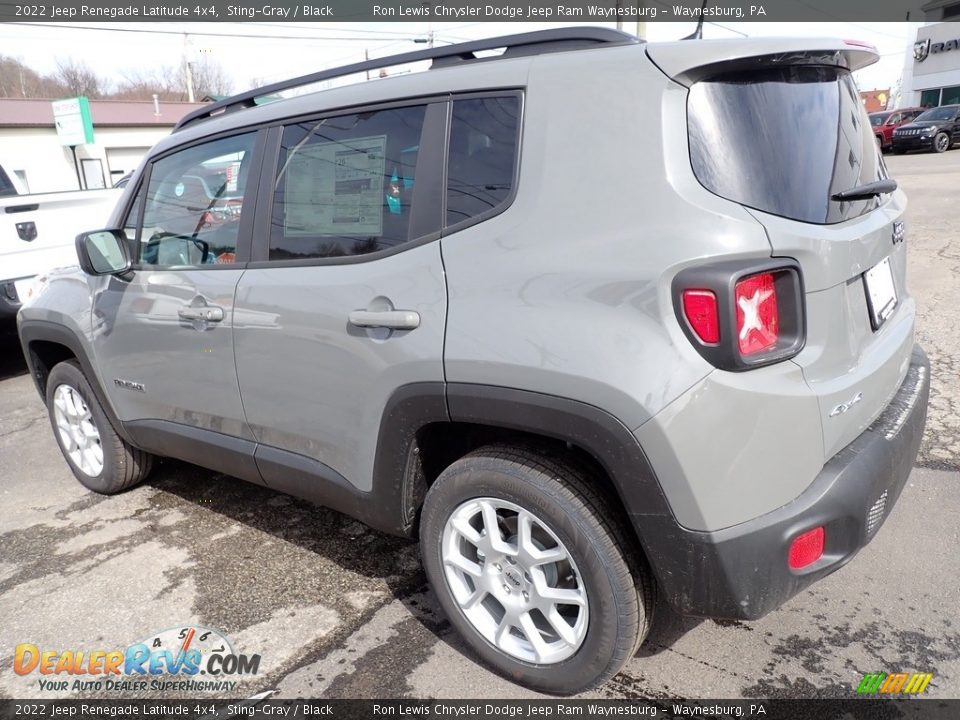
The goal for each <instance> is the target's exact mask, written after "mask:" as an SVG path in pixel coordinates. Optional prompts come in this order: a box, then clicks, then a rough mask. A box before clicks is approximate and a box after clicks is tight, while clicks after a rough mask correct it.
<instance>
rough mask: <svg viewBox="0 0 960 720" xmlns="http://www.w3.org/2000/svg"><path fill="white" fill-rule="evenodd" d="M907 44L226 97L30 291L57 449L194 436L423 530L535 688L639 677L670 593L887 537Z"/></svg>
mask: <svg viewBox="0 0 960 720" xmlns="http://www.w3.org/2000/svg"><path fill="white" fill-rule="evenodd" d="M491 48H505V51H504V52H503V53H502V54H500V55H498V56H494V57H490V56H488V55H486V54H484V53H482V51H485V50H489V49H491ZM477 53H481V55H480V56H478V55H477ZM876 59H877V55H876V53H875V51H873V50H872V49H870V48H866V47H864V46H861V45H858V44H852V43H848V42H843V41H836V40H798V39H783V40H770V39H737V40H730V41H689V42H678V43H667V44H662V45H645V44H643V43H639V42H637V41H636V39H635V38H632V37H630V36H627V35H624V34H621V33H618V32H616V31H612V30H604V29H597V28H587V29H558V30H550V31H546V32H543V33H528V34H523V35H516V36H511V37H505V38H499V39H496V40H488V41H479V42H474V43H468V44H464V45H458V46H452V47H444V48H436V49H428V50H425V51H421V52H415V53H408V54H405V55H401V56H395V57H392V58H389V59H388V60H378V61H371V62H367V63H361V64H357V65H353V66H350V67H346V68H340V69H337V70H331V71H325V72H321V73H316V74H313V75H309V76H305V77H303V78H298V79H296V80H292V81H290V82H284V83H278V84H276V85H273V86H269V87H265V88H261V89H260V90H258V91H254V92H250V93H246V94H243V95H239V96H236V97H233V98H229V99H227V100H224V101H222V102H219V103H215V104H213V105H210V106H208V107H206V108H204V109H202V111H199V112H196V113H194V114H193V115H190V116H188V117H186V118H185V119H184V120H183V121H182V122H181V123H180V125H179V126H178V127H177V129H176V131H175V132H174V133H173V134H172V135H171V136H170V137H168V138H166V139H165V140H163V141H162V142H160V143H159V144H158V145H157V146H156V147H155V148H154V149H153V150H152V151H151V152H150V154H149V156H148V158H147V159H146V161H145V162H144V163H143V165H142V167H141V168H140V169H139V170H138V171H137V173H136V174H135V176H134V178H133V180H132V181H131V183H130V185H129V186H128V188H127V190H126V194H125V195H124V197H123V200H122V201H121V203H120V206H119V207H118V208H117V209H116V212H115V213H114V216H113V218H112V220H111V227H110V228H109V229H107V230H103V231H98V232H91V233H86V234H84V235H81V236H80V237H78V238H77V250H78V254H79V258H80V264H81V268H82V270H83V272H80V271H76V270H74V271H69V272H62V273H60V274H58V275H56V276H54V277H51V278H50V279H49V281H48V283H47V285H46V287H45V289H44V290H42V292H41V293H40V294H39V297H38V298H37V299H36V300H35V301H34V302H33V303H32V304H31V305H29V306H28V307H26V308H24V309H23V310H22V311H21V312H20V315H19V328H20V336H21V339H22V344H23V348H24V350H25V353H26V356H27V358H28V361H29V365H30V369H31V372H32V374H33V377H34V379H35V381H36V384H37V388H38V389H39V391H40V394H41V395H42V396H43V398H44V399H45V400H46V403H47V406H48V407H49V412H50V419H51V424H52V426H53V431H54V434H55V436H56V438H57V441H58V442H59V443H60V446H61V449H62V450H63V453H64V455H65V456H66V458H67V461H68V463H69V465H70V467H71V469H72V470H73V472H74V474H75V475H76V476H77V478H78V479H79V480H80V482H82V483H83V484H84V485H86V486H87V487H88V488H90V489H92V490H94V491H96V492H101V493H116V492H119V491H121V490H124V489H126V488H128V487H130V486H132V485H134V484H135V483H137V482H140V481H141V480H143V479H144V478H145V477H146V476H147V474H148V473H149V471H150V468H151V465H152V461H153V458H154V457H157V456H160V457H173V458H179V459H181V460H185V461H188V462H192V463H197V464H199V465H202V466H205V467H207V468H211V469H214V470H217V471H219V472H223V473H228V474H230V475H233V476H235V477H237V478H241V479H243V480H247V481H250V482H254V483H259V484H261V485H265V486H267V487H269V488H273V489H276V490H278V491H281V492H286V493H290V494H293V495H297V496H300V497H303V498H308V499H310V500H313V501H316V502H317V503H320V504H323V505H326V506H328V507H331V508H334V509H336V510H339V511H342V512H344V513H347V514H349V515H352V516H353V517H355V518H359V519H360V520H362V521H364V522H365V523H368V524H369V525H371V526H373V527H375V528H378V529H380V530H383V531H386V532H390V533H396V534H399V535H405V536H411V537H413V536H416V535H418V534H419V539H420V543H421V547H422V554H423V565H424V568H425V571H426V574H427V577H428V578H429V580H430V582H431V583H432V586H433V588H434V590H435V592H436V594H437V596H438V597H439V601H440V603H441V605H442V607H443V609H444V611H445V612H446V614H447V616H448V617H449V619H450V622H451V623H453V624H454V625H455V626H456V627H457V628H458V629H459V631H460V632H462V633H463V635H464V637H465V638H466V639H467V641H468V642H469V643H470V644H471V646H472V647H473V648H474V649H475V651H476V653H477V654H478V655H479V656H480V657H482V658H483V660H485V661H486V662H487V663H489V664H490V665H492V666H493V667H494V668H496V669H497V670H498V671H500V672H502V673H504V674H505V675H507V676H508V677H510V678H512V679H514V680H516V681H518V682H521V683H524V684H526V685H528V686H530V687H533V688H537V689H539V690H544V691H550V692H557V693H572V692H576V691H579V690H582V689H585V688H587V687H590V686H592V685H594V684H596V683H600V682H603V681H605V680H607V679H608V678H610V677H611V676H612V675H613V674H614V673H616V672H617V671H618V669H619V668H620V667H621V666H622V665H623V663H624V662H626V660H627V659H628V658H630V657H631V655H633V654H634V652H635V651H636V649H637V647H638V645H639V643H640V642H641V641H642V640H643V638H644V636H645V635H646V633H647V630H648V627H649V624H650V619H651V613H652V610H653V607H654V601H655V598H656V597H658V596H659V597H660V598H662V599H663V600H664V601H665V602H667V603H669V605H671V606H672V607H673V608H675V609H676V610H677V611H679V612H680V613H686V614H694V615H703V616H712V617H725V618H747V619H749V618H758V617H760V616H762V615H764V614H765V613H767V612H770V611H771V610H773V609H775V608H777V607H778V606H779V605H781V604H782V603H784V602H785V601H786V600H788V599H789V598H790V597H791V596H792V595H794V594H795V593H797V592H798V591H800V590H802V589H803V588H805V587H807V586H808V585H810V584H811V583H812V582H814V581H816V580H817V579H819V578H822V577H823V576H825V575H827V574H828V573H831V572H833V571H835V570H837V569H838V568H839V567H841V566H842V565H843V564H844V563H846V562H847V561H849V560H850V559H851V558H852V557H853V556H854V555H855V554H856V553H857V551H858V550H859V549H860V548H862V547H863V546H864V545H866V543H868V542H869V541H870V539H871V538H872V537H873V536H874V535H875V533H876V532H877V530H878V528H879V526H880V525H881V524H882V522H883V521H884V519H885V518H886V516H887V515H888V514H889V512H890V510H891V508H892V507H893V505H894V503H895V502H896V500H897V498H898V496H899V494H900V491H901V489H902V488H903V485H904V483H905V482H906V479H907V476H908V474H909V473H910V470H911V466H912V463H913V460H914V458H915V456H916V453H917V448H918V445H919V442H920V436H921V434H922V431H923V426H924V421H925V415H926V404H927V392H928V372H929V371H928V365H927V363H926V360H925V357H924V355H923V353H922V351H921V350H920V349H919V348H916V347H915V345H914V317H915V307H914V302H913V300H912V299H911V297H910V295H909V294H908V293H907V289H906V287H905V285H904V275H905V265H906V250H905V247H904V224H903V217H904V211H905V207H906V198H905V197H904V196H903V194H902V192H899V191H897V190H896V183H895V182H894V181H893V180H890V179H889V178H888V177H887V173H886V169H885V167H884V164H883V161H882V159H881V158H880V156H879V155H878V153H877V150H876V145H875V143H874V140H873V135H872V133H871V129H870V122H869V120H868V119H867V116H866V114H865V112H864V110H863V108H862V106H861V103H860V100H859V96H858V93H857V90H856V87H855V85H854V83H853V80H852V78H851V74H850V73H851V71H852V70H855V69H857V68H860V67H863V66H864V65H866V64H869V63H871V62H873V61H875V60H876ZM422 60H431V61H432V67H431V68H430V69H429V70H427V71H425V72H421V73H416V74H399V75H397V76H396V77H391V78H387V79H383V80H376V81H373V82H366V83H361V84H354V85H349V86H342V87H336V88H334V89H329V90H325V91H323V92H319V93H313V94H301V95H299V96H297V97H293V98H290V99H287V100H284V101H281V102H276V103H272V104H267V105H257V102H256V100H257V98H258V97H259V96H263V95H269V94H273V93H277V92H282V91H285V90H290V89H292V88H295V87H299V86H304V85H307V84H310V83H316V82H319V81H324V80H330V79H332V78H334V77H337V76H341V75H348V74H351V73H358V72H359V73H362V72H366V71H368V70H371V69H376V68H379V67H386V66H395V65H399V64H406V63H411V62H414V61H422Z"/></svg>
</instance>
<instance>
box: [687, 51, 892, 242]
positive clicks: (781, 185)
mask: <svg viewBox="0 0 960 720" xmlns="http://www.w3.org/2000/svg"><path fill="white" fill-rule="evenodd" d="M687 112H688V119H689V132H690V160H691V164H692V165H693V171H694V173H695V174H696V176H697V179H698V180H699V181H700V183H701V184H702V185H703V186H704V187H706V188H707V189H708V190H710V191H711V192H713V193H715V194H716V195H720V196H721V197H724V198H727V199H728V200H733V201H734V202H738V203H740V204H742V205H746V206H748V207H751V208H755V209H757V210H762V211H764V212H768V213H771V214H773V215H779V216H781V217H786V218H791V219H793V220H800V221H802V222H809V223H818V224H827V223H836V222H841V221H843V220H848V219H850V218H854V217H857V216H859V215H863V214H866V213H867V212H869V211H870V210H872V209H874V208H875V207H877V205H878V204H879V200H878V199H877V198H871V199H869V200H861V201H856V202H840V201H835V200H831V199H830V196H831V195H833V194H834V193H836V192H840V191H842V190H849V189H850V188H853V187H856V186H858V185H863V184H865V183H868V182H873V181H875V180H880V179H883V178H885V177H886V170H885V168H884V166H883V162H882V160H880V158H879V156H878V154H877V150H876V141H875V140H874V137H873V132H872V130H871V127H870V121H869V119H868V118H867V114H866V111H865V110H864V109H863V104H862V103H861V101H860V94H859V92H858V91H857V87H856V85H855V84H854V82H853V78H852V77H851V76H850V73H849V72H848V71H846V70H843V69H840V68H833V67H821V66H792V67H782V68H776V69H770V70H761V71H757V70H752V71H749V72H738V73H729V74H726V75H720V76H716V77H713V78H711V79H709V80H705V81H701V82H698V83H695V84H694V85H693V86H692V87H691V88H690V95H689V99H688V105H687Z"/></svg>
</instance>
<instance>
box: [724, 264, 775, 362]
mask: <svg viewBox="0 0 960 720" xmlns="http://www.w3.org/2000/svg"><path fill="white" fill-rule="evenodd" d="M734 302H735V303H736V304H737V344H738V346H739V348H740V354H741V355H754V354H756V353H758V352H762V351H764V350H769V349H770V348H772V347H774V346H775V345H776V344H777V340H778V339H779V337H780V314H779V312H778V311H777V288H776V285H775V284H774V281H773V273H760V274H758V275H751V276H750V277H747V278H744V279H743V280H741V281H740V282H738V283H737V287H736V289H735V291H734Z"/></svg>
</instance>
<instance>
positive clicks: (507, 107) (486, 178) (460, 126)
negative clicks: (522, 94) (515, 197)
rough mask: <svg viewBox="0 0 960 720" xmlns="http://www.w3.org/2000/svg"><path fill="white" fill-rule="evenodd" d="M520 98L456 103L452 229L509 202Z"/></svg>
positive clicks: (451, 165) (450, 181)
mask: <svg viewBox="0 0 960 720" xmlns="http://www.w3.org/2000/svg"><path fill="white" fill-rule="evenodd" d="M519 128H520V98H518V97H517V96H516V95H511V96H505V97H489V98H472V99H463V100H454V102H453V122H452V125H451V127H450V153H449V157H450V160H449V166H448V169H447V225H455V224H456V223H459V222H462V221H464V220H467V219H469V218H472V217H476V216H477V215H481V214H482V213H485V212H488V211H490V210H493V209H494V208H496V207H497V206H498V205H501V204H502V203H504V202H505V201H506V200H507V198H508V197H509V196H510V193H511V191H512V190H513V177H514V168H515V166H516V162H517V137H518V134H519Z"/></svg>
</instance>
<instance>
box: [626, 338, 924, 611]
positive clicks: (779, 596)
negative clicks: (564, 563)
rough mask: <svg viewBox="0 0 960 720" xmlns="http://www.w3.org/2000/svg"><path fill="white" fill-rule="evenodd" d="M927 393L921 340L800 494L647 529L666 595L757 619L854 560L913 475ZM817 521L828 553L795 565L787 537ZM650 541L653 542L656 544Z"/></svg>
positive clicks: (677, 604)
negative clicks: (886, 395) (762, 510)
mask: <svg viewBox="0 0 960 720" xmlns="http://www.w3.org/2000/svg"><path fill="white" fill-rule="evenodd" d="M929 390H930V365H929V361H928V360H927V356H926V354H924V352H923V350H922V349H921V348H920V347H919V346H916V347H915V348H914V350H913V355H912V357H911V361H910V368H909V370H908V371H907V375H906V378H905V379H904V381H903V383H902V385H901V386H900V389H899V390H898V391H897V393H896V395H895V396H894V398H893V400H892V401H891V402H890V404H889V406H888V407H887V409H886V410H884V412H883V413H882V414H881V415H880V417H878V418H877V419H876V420H875V421H874V423H873V424H872V425H871V426H870V427H869V428H867V430H865V431H864V432H863V433H862V434H861V435H860V436H859V437H857V438H856V439H855V440H854V441H853V442H852V443H850V444H849V445H848V446H847V447H845V448H844V449H843V450H841V451H840V452H839V453H837V454H836V455H835V456H834V457H833V458H831V459H830V461H829V462H827V464H826V465H825V466H824V468H823V470H822V471H821V472H820V473H819V474H818V475H817V477H816V478H815V479H814V481H813V483H812V484H811V485H810V487H809V488H807V490H805V491H804V492H803V493H802V494H801V495H800V496H799V497H797V498H796V499H795V500H793V501H792V502H790V503H788V504H787V505H784V506H783V507H781V508H779V509H777V510H775V511H773V512H771V513H768V514H766V515H763V516H761V517H759V518H756V519H754V520H750V521H748V522H745V523H741V524H739V525H735V526H733V527H730V528H726V529H724V530H720V531H717V532H712V533H704V532H693V531H689V530H685V529H682V528H680V527H679V526H677V525H676V524H671V523H664V526H663V527H661V528H660V531H659V532H658V533H645V537H646V538H647V539H648V543H647V544H648V547H647V550H648V552H649V553H650V555H651V557H650V561H651V563H652V564H653V566H654V567H655V568H656V572H657V576H658V579H659V580H660V585H661V590H662V591H663V593H664V595H665V597H666V599H667V601H668V602H669V603H670V604H671V605H672V606H673V608H674V609H675V610H677V611H678V612H680V613H682V614H686V615H700V616H706V617H721V618H736V619H744V620H752V619H756V618H759V617H762V616H764V615H766V614H767V613H768V612H770V611H771V610H774V609H776V608H777V607H779V606H780V605H782V604H783V603H784V602H786V601H787V600H789V599H790V598H791V597H793V596H794V595H796V594H797V593H798V592H800V591H801V590H803V589H804V588H806V587H807V586H809V585H810V584H811V583H813V582H815V581H817V580H819V579H820V578H822V577H824V576H826V575H829V574H830V573H832V572H834V571H836V570H838V569H839V568H841V567H842V566H843V565H845V564H846V563H847V562H849V561H850V560H851V559H852V558H853V557H854V555H856V554H857V552H859V551H860V549H861V548H863V547H864V546H866V544H867V543H868V542H870V540H871V539H872V538H873V537H874V536H875V534H876V531H877V529H878V528H879V527H880V525H881V524H882V522H883V521H884V520H885V519H886V518H887V517H888V516H889V513H890V511H891V509H892V507H893V505H894V504H895V503H896V501H897V498H899V496H900V493H901V491H902V490H903V487H904V485H905V484H906V482H907V478H908V477H909V475H910V472H911V470H912V469H913V463H914V460H915V459H916V456H917V452H918V451H919V448H920V439H921V437H922V436H923V429H924V425H925V423H926V415H927V398H928V395H929ZM871 509H872V510H873V512H872V514H871ZM651 519H652V518H645V520H646V521H647V522H649V521H650V520H651ZM635 520H637V521H639V520H640V518H635ZM658 520H659V518H658ZM821 525H822V526H824V527H825V529H826V547H825V550H824V556H823V557H822V558H821V559H820V560H818V561H817V562H816V563H814V564H813V565H811V566H810V567H808V568H804V569H803V570H800V571H793V570H791V569H790V568H789V567H788V566H787V552H788V549H789V545H790V542H791V541H792V540H793V538H794V537H796V536H797V535H798V534H800V533H802V532H804V531H806V530H809V529H812V528H815V527H817V526H821ZM652 538H657V539H656V540H655V541H654V542H653V547H650V539H652Z"/></svg>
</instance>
